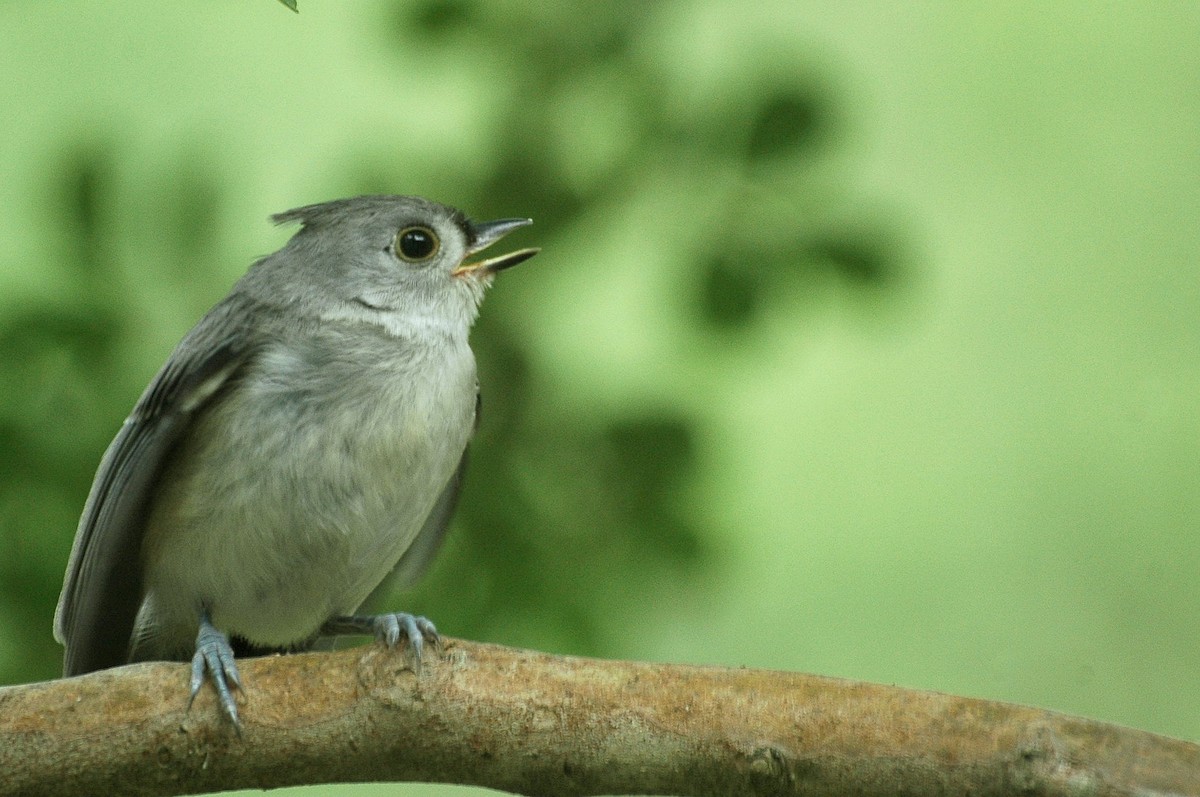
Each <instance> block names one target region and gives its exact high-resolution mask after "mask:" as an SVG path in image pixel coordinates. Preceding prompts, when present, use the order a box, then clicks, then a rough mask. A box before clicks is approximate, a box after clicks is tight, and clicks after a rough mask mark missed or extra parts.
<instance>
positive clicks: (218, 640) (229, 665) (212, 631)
mask: <svg viewBox="0 0 1200 797" xmlns="http://www.w3.org/2000/svg"><path fill="white" fill-rule="evenodd" d="M205 672H207V673H208V674H209V675H210V676H211V677H212V682H213V686H214V687H216V689H217V697H218V698H219V699H220V701H221V709H222V710H223V711H224V712H225V714H226V716H228V717H229V719H230V720H232V721H233V726H234V727H235V728H237V730H238V733H241V730H242V722H241V720H239V719H238V713H237V704H236V703H235V701H234V699H233V692H232V691H231V690H230V686H232V687H233V688H234V689H236V690H238V691H239V692H240V691H243V689H242V679H241V676H239V675H238V669H237V663H236V662H235V661H234V659H233V648H232V647H230V646H229V637H227V636H225V634H223V633H221V632H220V631H218V630H217V629H216V628H214V627H213V624H212V619H211V618H210V617H209V615H208V609H201V610H200V633H199V634H197V635H196V655H195V656H193V657H192V693H191V696H190V697H189V698H188V709H189V710H190V709H191V707H192V701H194V700H195V699H196V694H197V693H198V692H199V691H200V687H201V686H202V685H203V684H204V673H205Z"/></svg>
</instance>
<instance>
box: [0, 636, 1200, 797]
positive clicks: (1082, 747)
mask: <svg viewBox="0 0 1200 797" xmlns="http://www.w3.org/2000/svg"><path fill="white" fill-rule="evenodd" d="M241 671H242V675H243V678H244V680H245V682H246V685H247V695H246V696H245V699H244V700H243V701H242V704H241V715H242V721H243V724H244V731H243V733H242V735H241V736H239V735H238V734H237V733H236V732H235V731H234V729H233V728H232V727H231V725H230V724H229V723H228V722H227V721H224V720H223V718H222V717H221V716H220V714H219V712H218V710H217V708H216V704H215V701H214V700H213V695H212V690H211V689H209V688H207V687H206V688H205V689H204V690H202V692H201V695H200V697H199V698H198V699H197V700H196V704H195V705H194V706H193V707H192V709H191V711H190V712H188V711H186V710H185V707H186V698H187V695H186V691H187V677H188V676H187V667H186V665H182V664H158V663H156V664H138V665H132V666H128V667H121V668H119V669H115V670H108V671H105V672H100V673H93V674H91V675H87V676H83V677H80V678H71V679H67V680H60V681H52V682H48V683H40V684H30V685H26V686H15V687H6V688H4V689H0V794H4V795H11V794H29V795H33V794H36V795H85V794H86V795H96V794H129V795H168V794H193V793H199V792H205V791H219V790H226V789H238V788H250V787H257V788H268V787H276V786H287V785H294V784H302V783H329V782H356V781H436V782H445V783H463V784H476V785H481V786H490V787H492V788H495V789H502V790H506V791H511V792H518V793H523V794H554V795H570V794H647V793H648V794H682V795H762V794H770V795H786V794H805V795H880V797H884V796H885V795H886V797H893V795H906V794H908V795H918V794H919V795H927V794H970V795H976V796H980V795H1012V794H1037V795H1095V796H1096V797H1103V796H1104V795H1135V794H1136V795H1141V797H1151V796H1152V795H1200V746H1197V745H1195V744H1191V743H1188V742H1183V741H1178V740H1174V739H1168V738H1165V737H1161V736H1155V735H1153V734H1150V733H1145V732H1142V731H1136V730H1130V729H1127V728H1121V727H1116V726H1113V725H1107V724H1104V723H1099V722H1093V721H1090V720H1085V719H1078V718H1074V717H1067V716H1063V715H1061V714H1055V713H1053V712H1049V711H1043V710H1040V709H1034V708H1026V707H1022V706H1014V705H1009V704H1004V703H995V702H989V701H984V700H974V699H968V698H961V697H952V696H949V695H942V694H936V693H930V692H917V691H912V690H907V689H899V688H896V687H887V686H877V685H873V684H866V683H856V682H852V681H843V680H837V679H833V678H822V677H817V676H811V675H798V674H792V673H783V672H768V671H762V670H748V669H725V668H717V667H685V666H674V665H665V664H645V663H637V662H623V661H598V660H593V659H582V658H572V657H566V656H550V655H546V654H542V653H535V652H530V651H523V650H513V649H510V648H503V647H497V646H494V645H482V644H476V643H469V642H463V641H459V640H447V641H446V648H445V651H444V653H443V655H442V657H440V658H439V657H437V656H435V655H431V656H429V657H428V658H427V660H426V663H425V665H424V667H423V668H422V671H421V673H420V674H419V675H417V674H414V673H413V672H412V671H411V669H410V668H408V667H407V664H406V658H405V656H404V654H403V653H402V652H398V651H392V652H389V651H387V650H385V649H383V648H381V647H379V646H376V645H369V646H366V647H362V648H357V649H354V650H344V651H339V652H335V653H310V654H303V655H293V656H275V657H268V658H262V659H249V660H245V661H243V662H242V664H241Z"/></svg>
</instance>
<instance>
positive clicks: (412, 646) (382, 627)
mask: <svg viewBox="0 0 1200 797" xmlns="http://www.w3.org/2000/svg"><path fill="white" fill-rule="evenodd" d="M321 634H322V635H323V636H343V635H347V634H370V635H372V636H374V637H375V639H377V640H378V641H380V642H382V643H383V644H385V645H387V646H388V647H389V648H394V647H396V643H398V642H399V641H400V640H401V638H403V639H405V640H407V641H408V647H409V650H411V651H412V657H413V660H414V661H415V662H416V666H417V667H418V668H420V666H421V656H422V654H423V653H424V651H425V643H426V642H428V643H429V644H431V645H433V646H434V649H435V650H436V649H438V648H439V647H440V645H441V642H442V638H441V637H440V636H438V632H437V629H436V628H435V627H434V625H433V623H431V622H430V621H429V620H428V619H426V618H424V617H421V616H419V615H415V614H409V613H408V612H392V613H389V614H371V615H358V614H356V615H348V616H345V617H334V618H332V619H330V620H328V621H327V622H326V623H325V625H324V626H322V628H321Z"/></svg>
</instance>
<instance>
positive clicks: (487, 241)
mask: <svg viewBox="0 0 1200 797" xmlns="http://www.w3.org/2000/svg"><path fill="white" fill-rule="evenodd" d="M530 224H533V220H532V219H499V220H497V221H483V222H478V223H475V222H471V223H470V225H469V226H470V230H471V238H472V243H471V248H470V249H468V250H467V254H468V255H473V254H475V253H476V252H482V251H483V250H484V249H487V248H488V247H489V246H491V245H492V244H494V243H496V241H499V240H500V239H501V238H503V237H504V236H505V235H508V234H509V233H510V232H512V231H513V230H515V229H517V228H518V227H526V226H528V225H530ZM540 251H542V250H540V249H518V250H517V251H515V252H509V253H508V254H506V255H496V256H495V257H489V258H487V259H486V260H478V261H476V262H474V263H467V262H465V261H464V262H463V263H462V265H460V266H459V267H458V268H456V269H454V270H453V271H451V272H450V276H452V277H468V276H475V275H492V274H495V273H496V272H497V271H503V270H504V269H506V268H512V267H513V266H515V265H517V264H518V263H524V262H525V261H526V260H528V259H529V258H531V257H533V256H534V255H536V254H537V253H538V252H540Z"/></svg>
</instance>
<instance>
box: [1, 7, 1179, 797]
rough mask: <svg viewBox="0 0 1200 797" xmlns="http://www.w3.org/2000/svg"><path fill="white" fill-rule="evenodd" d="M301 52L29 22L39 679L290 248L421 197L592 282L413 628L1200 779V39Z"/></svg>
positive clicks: (303, 35) (615, 37) (5, 673)
mask: <svg viewBox="0 0 1200 797" xmlns="http://www.w3.org/2000/svg"><path fill="white" fill-rule="evenodd" d="M300 9H301V14H300V15H298V16H297V15H294V14H292V13H291V12H289V11H288V10H286V9H285V8H284V7H283V6H282V5H280V4H279V3H276V2H273V0H237V1H236V2H234V0H203V2H200V1H199V0H197V2H191V3H162V2H157V0H128V1H127V2H123V3H120V4H115V3H100V2H66V1H65V0H64V1H63V2H55V3H45V2H36V1H35V0H24V1H22V0H8V1H7V2H4V3H0V32H2V34H3V40H4V46H3V47H2V48H0V71H2V73H3V74H4V75H5V76H6V79H5V80H4V81H0V109H2V110H0V682H3V683H16V682H23V681H31V680H37V679H46V678H52V677H55V676H56V674H57V668H58V666H59V656H60V651H59V648H58V646H57V645H56V644H55V643H54V642H53V640H52V638H51V635H50V623H51V617H52V614H53V610H54V604H55V601H56V598H57V594H58V590H59V588H60V586H61V578H62V571H63V568H64V565H65V562H66V557H67V552H68V550H69V547H70V543H71V539H72V536H73V533H74V527H75V523H76V520H77V517H78V513H79V510H80V507H81V506H82V503H83V499H84V497H85V495H86V492H87V489H88V486H89V484H90V481H91V476H92V473H93V471H94V469H95V466H96V464H97V462H98V460H99V457H100V454H101V452H102V451H103V449H104V447H105V445H106V444H107V443H108V441H109V439H111V437H112V435H113V434H114V432H115V431H116V429H117V427H118V426H119V424H120V422H121V420H122V418H123V417H124V416H125V414H126V413H127V412H128V410H129V408H130V407H131V406H132V404H133V402H134V400H135V399H136V398H137V396H138V394H139V393H140V391H141V389H142V387H143V386H144V385H145V383H146V382H147V381H148V379H149V378H150V377H151V375H152V374H153V372H154V371H155V370H156V368H157V367H158V365H159V364H160V363H161V362H162V360H163V359H164V357H165V356H166V354H167V353H168V352H169V351H170V349H171V348H172V347H173V345H174V344H175V342H176V341H177V340H178V338H179V337H180V336H181V335H182V334H183V333H184V332H185V331H186V330H187V329H188V328H189V327H190V326H191V325H192V324H193V323H194V322H195V320H196V319H197V318H198V317H199V316H200V315H201V314H202V313H203V312H204V311H205V310H206V309H207V308H208V307H209V306H210V305H211V304H212V303H214V302H215V301H216V300H217V299H218V298H220V297H221V296H222V295H223V294H224V292H225V291H226V290H227V289H228V287H229V285H230V284H231V283H232V282H233V281H234V280H235V279H236V278H237V277H238V276H239V275H240V274H241V273H242V272H243V271H244V269H245V268H246V266H247V265H248V264H249V263H250V261H251V260H252V259H253V258H254V257H256V256H258V255H260V254H263V253H266V252H268V251H271V250H273V249H274V248H276V247H277V246H279V245H280V244H282V242H283V241H284V240H286V238H287V236H288V234H289V231H288V230H285V229H274V228H271V227H270V226H269V225H268V224H267V223H266V221H265V218H266V216H267V215H268V214H269V213H272V212H275V211H280V210H284V209H286V208H289V207H293V206H296V205H301V204H305V203H309V202H314V201H321V200H325V199H331V198H336V197H340V196H345V195H351V194H356V193H364V192H389V193H416V194H423V195H426V196H429V197H432V198H435V199H439V200H441V201H444V202H447V203H450V204H454V205H457V206H459V207H462V208H464V209H466V210H467V211H468V212H469V213H470V214H472V215H473V216H475V217H476V218H492V217H498V216H514V215H528V216H531V217H533V218H534V219H535V221H536V224H535V226H534V227H532V228H530V229H529V230H525V231H522V232H521V233H520V234H519V235H518V236H517V237H514V238H513V239H512V242H513V243H514V245H521V246H525V245H539V246H542V247H543V249H544V251H543V253H542V254H541V255H540V256H539V257H538V258H537V259H535V260H533V261H531V262H530V263H529V264H527V265H525V266H522V267H520V268H519V269H516V270H514V271H511V272H506V273H505V274H504V275H503V278H502V279H500V280H498V284H497V285H496V287H495V288H494V289H493V291H492V292H491V295H490V296H489V299H488V301H487V302H486V304H485V305H484V310H483V315H482V318H481V320H480V322H479V324H478V326H477V328H476V331H475V333H474V341H475V347H476V351H477V354H478V358H479V361H480V370H481V378H482V382H483V388H484V415H483V424H482V428H481V430H480V434H479V436H478V438H477V440H476V444H475V447H474V450H473V461H472V469H471V472H470V473H469V476H468V482H467V489H466V493H465V499H464V504H463V506H462V508H461V511H460V514H459V517H458V520H457V522H456V524H455V528H454V532H453V535H452V537H451V539H450V541H449V543H448V545H447V548H446V549H445V551H444V553H443V555H442V556H441V558H440V559H439V561H438V563H437V565H436V567H435V568H434V570H433V572H432V573H431V574H430V576H429V578H428V579H427V580H426V581H425V582H424V584H423V585H422V586H421V587H420V588H419V589H418V590H417V591H415V592H414V593H411V594H408V595H404V596H397V606H398V607H399V606H403V607H404V608H408V609H412V610H415V611H420V612H422V613H426V614H428V615H429V616H430V617H432V618H434V619H435V621H436V622H437V623H438V625H439V627H440V628H442V629H443V631H444V632H446V633H448V634H451V635H454V636H465V637H473V638H478V639H485V640H490V641H495V642H501V643H506V644H511V645H520V646H531V647H537V648H541V649H545V650H551V651H557V652H563V653H579V654H589V655H599V656H612V657H630V658H638V659H647V660H661V661H683V662H697V663H713V664H723V665H748V666H755V667H772V668H780V669H788V670H801V671H809V672H816V673H823V674H828V675H837V676H845V677H849V678H858V679H867V680H872V681H879V682H886V683H897V684H903V685H906V686H913V687H920V688H925V689H935V690H941V691H947V692H954V693H961V694H967V695H975V696H981V697H989V698H997V699H1002V700H1009V701H1016V702H1021V703H1031V704H1036V705H1038V706H1043V707H1047V708H1053V709H1058V710H1061V711H1066V712H1071V713H1076V714H1084V715H1087V716H1092V717H1098V718H1101V719H1105V720H1111V721H1115V722H1119V723H1123V724H1128V725H1135V726H1138V727H1142V728H1146V729H1149V730H1153V731H1157V732H1161V733H1166V734H1171V735H1175V736H1181V737H1184V738H1189V739H1200V688H1198V686H1200V633H1198V631H1200V398H1198V396H1200V269H1198V265H1200V213H1198V207H1200V204H1198V203H1200V79H1198V76H1200V11H1198V10H1197V7H1196V6H1195V4H1192V3H1187V2H1177V3H1171V2H1162V3H1155V4H1153V5H1152V6H1150V7H1147V6H1145V5H1124V6H1122V5H1115V6H1111V5H1106V6H1097V5H1096V4H1094V3H1090V2H1071V1H1070V0H1064V1H1063V2H1057V3H1053V4H1050V5H1047V4H1043V3H1032V2H1003V3H986V4H985V3H965V4H964V3H953V2H929V3H915V4H912V3H874V2H866V3H863V2H858V3H854V2H852V3H838V4H832V3H807V2H804V3H802V2H794V1H792V0H762V1H761V2H757V3H754V4H744V3H740V2H734V0H681V1H680V2H661V3H646V2H640V1H639V2H621V1H614V2H609V3H599V4H597V3H587V4H584V3H562V4H546V3H540V2H532V0H510V2H504V3H484V2H473V1H472V0H370V1H366V0H364V1H363V2H356V3H353V4H351V3H345V2H333V1H332V0H301V5H300ZM252 687H253V685H251V688H252ZM182 688H183V686H182V684H181V690H182ZM181 695H182V692H181ZM181 699H182V698H181ZM296 793H297V794H314V795H316V794H376V793H379V794H382V793H384V787H379V786H376V787H371V786H364V787H336V788H332V787H322V788H314V789H311V790H297V791H296ZM386 793H389V794H391V793H401V794H424V793H430V794H451V793H454V794H458V793H462V794H466V793H474V792H473V791H471V790H465V789H456V788H451V787H428V786H404V787H386Z"/></svg>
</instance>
